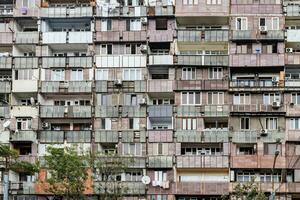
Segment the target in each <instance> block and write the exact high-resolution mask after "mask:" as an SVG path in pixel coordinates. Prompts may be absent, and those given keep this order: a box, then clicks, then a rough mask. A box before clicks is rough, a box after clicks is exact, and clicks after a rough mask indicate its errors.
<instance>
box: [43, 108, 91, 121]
mask: <svg viewBox="0 0 300 200" xmlns="http://www.w3.org/2000/svg"><path fill="white" fill-rule="evenodd" d="M91 112H92V108H91V106H41V107H40V117H42V118H90V117H91Z"/></svg>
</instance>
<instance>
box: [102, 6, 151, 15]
mask: <svg viewBox="0 0 300 200" xmlns="http://www.w3.org/2000/svg"><path fill="white" fill-rule="evenodd" d="M96 16H98V17H142V16H147V7H146V6H122V7H114V8H112V9H110V8H108V7H107V6H101V7H97V9H96Z"/></svg>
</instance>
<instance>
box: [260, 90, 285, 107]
mask: <svg viewBox="0 0 300 200" xmlns="http://www.w3.org/2000/svg"><path fill="white" fill-rule="evenodd" d="M280 99H281V97H280V94H278V93H264V94H263V104H264V105H272V103H273V102H274V101H276V102H280Z"/></svg>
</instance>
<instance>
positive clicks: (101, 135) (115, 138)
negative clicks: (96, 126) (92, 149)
mask: <svg viewBox="0 0 300 200" xmlns="http://www.w3.org/2000/svg"><path fill="white" fill-rule="evenodd" d="M95 142H97V143H118V142H119V132H118V131H117V130H100V131H95Z"/></svg>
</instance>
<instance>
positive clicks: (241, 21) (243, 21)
mask: <svg viewBox="0 0 300 200" xmlns="http://www.w3.org/2000/svg"><path fill="white" fill-rule="evenodd" d="M236 30H248V24H247V18H246V17H238V18H236Z"/></svg>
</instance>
